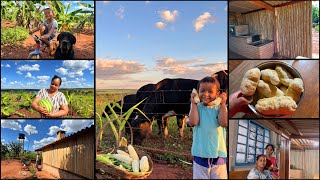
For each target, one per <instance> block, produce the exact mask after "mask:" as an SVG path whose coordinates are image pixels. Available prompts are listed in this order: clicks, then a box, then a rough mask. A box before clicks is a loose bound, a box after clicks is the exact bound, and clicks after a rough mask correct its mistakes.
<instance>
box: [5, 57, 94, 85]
mask: <svg viewBox="0 0 320 180" xmlns="http://www.w3.org/2000/svg"><path fill="white" fill-rule="evenodd" d="M54 75H57V76H60V77H61V78H62V84H61V87H60V88H94V62H93V61H92V60H91V61H87V60H67V61H62V60H53V61H48V60H29V61H27V60H21V61H12V60H1V89H41V88H49V86H50V82H51V79H52V77H53V76H54Z"/></svg>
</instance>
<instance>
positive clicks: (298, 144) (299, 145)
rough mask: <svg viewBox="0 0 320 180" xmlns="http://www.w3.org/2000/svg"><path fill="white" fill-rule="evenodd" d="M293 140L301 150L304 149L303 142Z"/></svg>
mask: <svg viewBox="0 0 320 180" xmlns="http://www.w3.org/2000/svg"><path fill="white" fill-rule="evenodd" d="M291 141H292V142H293V143H294V144H295V145H297V146H298V147H299V148H300V149H301V150H304V148H303V147H302V146H301V144H300V143H299V142H298V141H297V140H295V139H291Z"/></svg>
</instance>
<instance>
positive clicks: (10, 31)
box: [1, 26, 29, 45]
mask: <svg viewBox="0 0 320 180" xmlns="http://www.w3.org/2000/svg"><path fill="white" fill-rule="evenodd" d="M28 36H29V32H28V30H27V29H26V28H24V27H19V26H17V27H13V28H9V27H4V28H2V27H1V44H13V45H16V44H18V43H19V42H20V41H23V40H25V39H26V38H27V37H28Z"/></svg>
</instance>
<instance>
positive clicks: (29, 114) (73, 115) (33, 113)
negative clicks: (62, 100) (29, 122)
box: [6, 109, 81, 118]
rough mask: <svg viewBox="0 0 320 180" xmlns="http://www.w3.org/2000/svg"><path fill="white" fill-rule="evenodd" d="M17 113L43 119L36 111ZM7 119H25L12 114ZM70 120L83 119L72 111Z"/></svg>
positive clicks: (22, 110) (20, 110)
mask: <svg viewBox="0 0 320 180" xmlns="http://www.w3.org/2000/svg"><path fill="white" fill-rule="evenodd" d="M69 110H70V109H69ZM16 111H18V112H19V113H22V114H24V115H25V118H41V115H40V113H38V112H37V111H35V110H33V112H32V113H31V112H30V111H28V110H27V109H18V110H16ZM67 116H70V115H67ZM6 118H23V117H21V116H18V115H16V114H12V115H10V116H9V117H6ZM70 118H81V117H80V116H79V115H78V114H77V113H76V112H75V111H72V114H71V116H70Z"/></svg>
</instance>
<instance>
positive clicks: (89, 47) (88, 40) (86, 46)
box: [1, 23, 94, 59]
mask: <svg viewBox="0 0 320 180" xmlns="http://www.w3.org/2000/svg"><path fill="white" fill-rule="evenodd" d="M1 26H2V27H14V26H15V24H14V23H1ZM35 35H37V36H38V37H39V36H40V32H39V31H38V32H36V33H35ZM58 35H59V33H57V34H56V37H58ZM56 37H55V38H54V39H53V42H56V43H57V44H58V43H59V42H57V39H56ZM75 37H76V39H77V42H76V44H75V45H74V46H73V49H74V52H75V59H94V33H93V31H92V32H90V31H88V30H85V31H84V32H81V33H79V34H76V35H75ZM35 45H36V43H35V41H34V39H33V38H32V36H29V37H28V38H27V39H25V40H24V41H23V42H22V43H20V44H19V45H16V46H13V45H1V59H26V58H27V57H28V55H29V53H31V52H32V51H34V50H35ZM42 58H43V59H53V56H50V55H49V53H48V50H47V49H45V50H44V51H43V54H42Z"/></svg>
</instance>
